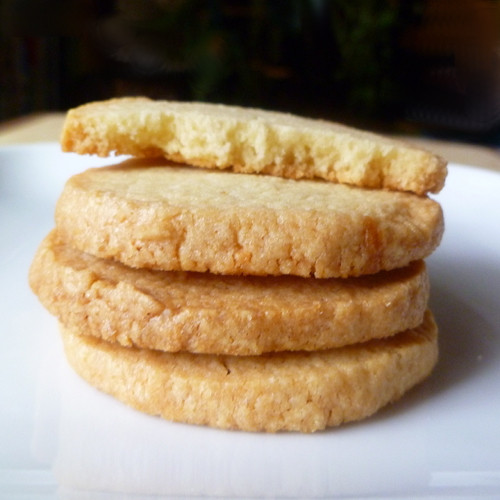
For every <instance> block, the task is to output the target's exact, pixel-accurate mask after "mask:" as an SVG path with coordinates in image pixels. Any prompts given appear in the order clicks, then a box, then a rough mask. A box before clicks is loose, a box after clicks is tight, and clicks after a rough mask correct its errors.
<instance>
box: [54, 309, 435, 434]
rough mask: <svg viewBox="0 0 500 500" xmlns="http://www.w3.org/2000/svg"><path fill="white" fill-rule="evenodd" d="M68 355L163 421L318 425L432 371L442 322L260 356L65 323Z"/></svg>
mask: <svg viewBox="0 0 500 500" xmlns="http://www.w3.org/2000/svg"><path fill="white" fill-rule="evenodd" d="M61 329H62V334H63V340H64V345H65V351H66V355H67V357H68V360H69V362H70V364H71V365H72V366H73V368H74V369H75V371H76V372H77V373H79V374H80V375H81V376H82V377H83V378H84V379H85V380H87V381H88V382H89V383H90V384H92V385H94V386H95V387H97V388H98V389H100V390H102V391H104V392H106V393H109V394H111V395H113V396H114V397H116V398H118V399H119V400H121V401H123V402H124V403H126V404H128V405H130V406H132V407H134V408H136V409H138V410H140V411H143V412H146V413H150V414H153V415H161V416H162V417H164V418H165V419H168V420H173V421H180V422H187V423H193V424H201V425H209V426H213V427H219V428H224V429H241V430H247V431H268V432H276V431H282V430H289V431H301V432H313V431H317V430H321V429H324V428H325V427H330V426H336V425H339V424H342V423H344V422H349V421H353V420H359V419H362V418H365V417H368V416H370V415H372V414H373V413H374V412H376V411H377V410H379V409H380V408H381V407H383V406H384V405H386V404H388V403H389V402H391V401H394V400H396V399H398V398H399V397H401V396H402V395H403V394H404V393H405V392H406V391H407V390H409V389H410V388H411V387H412V386H414V385H415V384H417V383H418V382H420V381H421V380H423V379H424V378H425V377H427V376H428V375H429V373H430V372H431V370H432V368H433V367H434V365H435V363H436V360H437V355H438V345H437V328H436V325H435V323H434V321H433V318H432V315H431V313H430V312H428V313H427V314H426V315H425V319H424V322H423V323H422V325H421V326H420V327H418V328H415V329H413V330H407V331H406V332H402V333H399V334H397V335H395V336H393V337H390V338H388V339H383V340H373V341H370V342H368V343H366V344H356V345H353V346H349V347H343V348H338V349H331V350H327V351H320V352H311V353H305V352H297V353H274V354H267V355H262V356H243V357H234V356H215V355H207V354H189V353H176V354H172V353H161V352H158V351H151V350H146V349H143V350H141V349H136V348H126V347H122V346H119V345H117V344H112V343H108V342H105V341H102V340H99V339H96V338H94V337H90V336H88V335H79V333H83V332H78V331H76V332H73V331H70V330H69V329H67V328H65V327H61Z"/></svg>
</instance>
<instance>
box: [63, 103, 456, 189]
mask: <svg viewBox="0 0 500 500" xmlns="http://www.w3.org/2000/svg"><path fill="white" fill-rule="evenodd" d="M61 144H62V147H63V150H64V151H74V152H77V153H80V154H88V153H90V154H98V155H100V156H109V155H110V154H114V153H115V154H126V155H133V156H142V157H155V156H164V157H165V158H168V159H170V160H174V161H177V162H183V163H187V164H190V165H196V166H199V167H206V168H232V169H233V170H235V171H237V172H246V173H267V174H272V175H277V176H281V177H288V178H295V179H300V178H321V179H325V180H328V181H333V182H340V183H346V184H353V185H358V186H363V187H370V188H387V189H393V190H398V191H412V192H415V193H417V194H425V193H427V192H439V191H440V190H441V188H442V187H443V185H444V181H445V178H446V174H447V168H446V162H445V161H444V160H443V159H442V158H440V157H439V156H437V155H434V154H432V153H430V152H428V151H425V150H423V149H421V148H418V147H416V146H412V145H410V144H407V143H405V142H403V141H398V140H394V139H389V138H386V137H383V136H380V135H376V134H373V133H369V132H365V131H362V130H358V129H354V128H352V127H347V126H345V125H341V124H338V123H333V122H327V121H320V120H313V119H309V118H303V117H299V116H294V115H290V114H285V113H277V112H270V111H264V110H258V109H251V108H241V107H236V106H226V105H216V104H208V103H186V102H172V101H152V100H149V99H146V98H121V99H112V100H108V101H101V102H93V103H89V104H85V105H83V106H81V107H78V108H75V109H72V110H70V111H69V112H68V114H67V118H66V122H65V125H64V129H63V133H62V137H61Z"/></svg>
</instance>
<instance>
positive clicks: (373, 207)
mask: <svg viewBox="0 0 500 500" xmlns="http://www.w3.org/2000/svg"><path fill="white" fill-rule="evenodd" d="M157 165H158V162H157V161H156V160H153V161H150V162H147V161H144V160H143V161H142V162H140V161H139V160H135V161H134V160H131V161H130V162H125V163H124V164H122V165H121V166H118V167H117V166H115V167H106V168H99V169H90V170H87V171H86V172H84V173H81V174H78V175H76V176H74V177H72V178H71V179H70V180H69V181H68V182H67V183H66V186H65V188H64V190H63V193H62V195H61V197H60V199H59V201H58V204H57V207H56V225H57V228H58V231H59V233H60V235H61V237H62V239H63V240H64V241H66V242H68V243H69V244H70V245H72V246H74V247H75V248H78V249H79V250H82V251H84V252H88V253H91V254H93V255H96V256H98V257H103V258H113V259H116V260H119V261H121V262H123V263H124V264H127V265H129V266H131V267H141V268H142V267H146V268H155V269H162V270H167V271H170V270H181V271H200V272H204V271H210V272H213V273H218V274H252V275H280V274H294V275H299V276H315V277H317V278H329V277H347V276H357V275H362V274H371V273H376V272H378V271H381V270H390V269H394V268H398V267H404V266H406V265H408V264H409V263H410V262H412V261H414V260H419V259H422V258H424V257H426V256H427V255H429V254H430V253H431V252H432V251H433V250H434V249H435V248H436V246H437V245H438V244H439V242H440V239H441V236H442V233H443V215H442V210H441V207H440V205H439V204H438V203H437V202H435V201H433V200H431V199H429V198H426V197H420V196H417V195H414V194H411V193H400V192H394V191H384V190H368V189H362V188H356V187H352V186H346V185H343V184H334V183H330V182H324V181H311V180H302V181H296V180H290V179H282V178H280V177H273V176H267V175H266V176H264V175H249V174H236V173H229V172H224V171H216V170H203V169H197V168H192V167H171V168H165V167H164V166H163V165H162V166H157Z"/></svg>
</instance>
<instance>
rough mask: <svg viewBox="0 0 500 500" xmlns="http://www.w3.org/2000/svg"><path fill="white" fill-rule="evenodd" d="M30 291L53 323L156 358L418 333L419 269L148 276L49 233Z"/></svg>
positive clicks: (425, 284)
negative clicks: (159, 353)
mask: <svg viewBox="0 0 500 500" xmlns="http://www.w3.org/2000/svg"><path fill="white" fill-rule="evenodd" d="M30 284H31V287H32V289H33V291H34V292H35V294H37V295H38V297H39V298H40V300H41V302H42V304H43V305H44V306H45V307H46V308H47V309H48V310H49V311H50V312H51V313H53V314H54V315H55V316H57V318H58V319H59V321H60V322H61V323H63V324H65V325H68V326H75V327H76V328H77V329H78V330H81V331H84V332H85V333H86V334H89V335H93V336H95V337H99V338H103V339H104V340H108V341H111V342H118V343H119V344H122V345H125V346H130V345H134V346H137V347H143V348H150V349H155V350H163V351H171V352H176V351H181V350H182V351H190V352H201V353H213V354H231V355H257V354H261V353H263V352H269V351H285V350H288V351H295V350H308V351H310V350H317V349H327V348H331V347H338V346H343V345H346V344H352V343H356V342H364V341H366V340H369V339H372V338H380V337H386V336H390V335H393V334H394V333H397V332H400V331H402V330H406V329H408V328H412V327H416V326H418V325H419V324H420V323H421V322H422V319H423V315H424V312H425V310H426V307H427V301H428V298H429V280H428V276H427V272H426V266H425V264H424V263H423V262H422V261H417V262H415V263H412V264H410V266H408V267H407V268H404V269H397V270H394V271H387V272H381V273H378V274H376V275H371V276H367V277H360V278H350V279H349V278H348V279H333V278H332V279H325V280H317V279H306V278H297V277H293V276H278V277H253V276H247V277H239V276H221V275H214V274H209V273H186V272H173V271H147V270H143V269H132V268H129V267H126V266H124V265H123V264H120V263H116V262H113V261H110V260H104V259H99V258H96V257H93V256H92V255H90V254H85V253H82V252H79V251H78V250H74V249H72V248H71V247H69V246H68V245H66V244H64V243H63V242H61V241H60V240H59V239H58V237H57V234H56V233H55V232H52V233H51V234H49V235H48V237H47V238H46V239H45V240H44V242H43V243H42V245H41V246H40V248H39V249H38V251H37V253H36V255H35V258H34V260H33V263H32V266H31V270H30Z"/></svg>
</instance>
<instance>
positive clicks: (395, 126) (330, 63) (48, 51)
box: [0, 0, 500, 143]
mask: <svg viewBox="0 0 500 500" xmlns="http://www.w3.org/2000/svg"><path fill="white" fill-rule="evenodd" d="M499 62H500V1H498V0H399V1H398V0H357V1H352V0H330V1H328V0H289V1H265V0H247V1H243V0H234V1H229V0H228V1H216V0H212V1H210V0H206V1H197V0H141V1H133V0H66V1H56V0H38V1H36V0H0V121H5V120H9V119H12V118H15V117H18V116H22V115H26V114H30V113H34V112H39V111H61V110H66V109H68V108H69V107H73V106H76V105H78V104H81V103H83V102H87V101H91V100H97V99H106V98H109V97H114V96H125V95H146V96H150V97H153V98H163V99H179V100H201V101H212V102H222V103H228V104H241V105H250V106H257V107H262V108H267V109H275V110H285V111H290V112H295V113H298V114H303V115H307V116H312V117H318V118H327V119H333V120H336V121H343V122H346V123H349V124H352V125H355V126H362V127H367V128H372V129H377V130H382V131H391V132H392V131H394V132H403V133H410V134H411V133H418V134H422V133H425V134H432V135H435V136H444V137H448V138H449V137H452V138H453V137H455V138H460V139H462V140H463V139H466V140H469V141H476V142H489V143H498V142H500V64H499Z"/></svg>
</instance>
